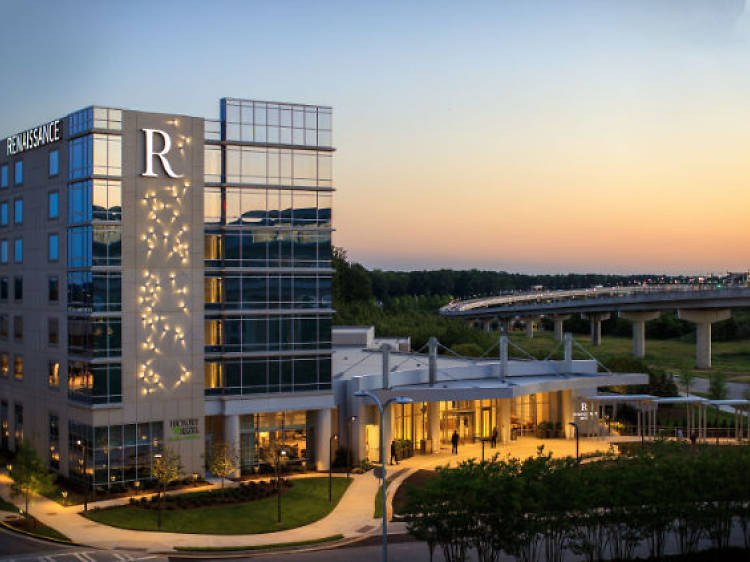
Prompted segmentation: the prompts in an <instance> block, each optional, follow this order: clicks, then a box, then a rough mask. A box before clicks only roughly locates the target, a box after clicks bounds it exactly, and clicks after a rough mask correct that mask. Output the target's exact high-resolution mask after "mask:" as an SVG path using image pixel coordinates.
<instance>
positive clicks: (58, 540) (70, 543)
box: [0, 521, 81, 546]
mask: <svg viewBox="0 0 750 562" xmlns="http://www.w3.org/2000/svg"><path fill="white" fill-rule="evenodd" d="M0 525H1V526H3V527H4V528H6V529H8V530H9V531H12V532H13V533H18V534H19V535H26V536H27V537H33V538H35V539H38V540H42V541H47V542H53V543H57V544H64V545H68V546H81V545H79V544H78V543H74V542H72V541H66V540H63V539H55V538H53V537H47V536H45V535H37V534H36V533H32V532H30V531H24V530H22V529H18V528H16V527H14V526H12V525H9V524H8V523H6V522H5V521H0Z"/></svg>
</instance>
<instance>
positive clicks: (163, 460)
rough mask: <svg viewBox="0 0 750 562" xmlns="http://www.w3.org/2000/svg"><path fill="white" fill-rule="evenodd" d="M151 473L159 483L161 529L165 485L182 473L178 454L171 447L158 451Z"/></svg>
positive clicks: (165, 491)
mask: <svg viewBox="0 0 750 562" xmlns="http://www.w3.org/2000/svg"><path fill="white" fill-rule="evenodd" d="M151 474H152V476H153V477H154V478H155V479H156V481H157V482H158V483H159V528H160V529H161V517H162V510H163V509H164V495H165V494H166V493H167V486H169V485H170V484H171V483H172V482H174V481H175V480H177V479H179V478H180V475H181V474H182V462H181V461H180V455H178V454H177V452H176V451H172V450H171V449H164V452H162V453H158V454H157V455H156V458H154V467H153V469H152V470H151Z"/></svg>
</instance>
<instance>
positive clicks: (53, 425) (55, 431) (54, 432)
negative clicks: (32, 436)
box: [48, 414, 60, 470]
mask: <svg viewBox="0 0 750 562" xmlns="http://www.w3.org/2000/svg"><path fill="white" fill-rule="evenodd" d="M48 437H49V467H50V468H51V469H52V470H60V450H59V449H60V420H59V418H58V417H57V415H55V414H49V435H48Z"/></svg>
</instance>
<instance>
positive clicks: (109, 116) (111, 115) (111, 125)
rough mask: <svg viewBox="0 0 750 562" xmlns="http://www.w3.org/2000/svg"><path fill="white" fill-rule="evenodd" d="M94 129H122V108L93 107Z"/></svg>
mask: <svg viewBox="0 0 750 562" xmlns="http://www.w3.org/2000/svg"><path fill="white" fill-rule="evenodd" d="M94 129H110V130H113V131H119V130H121V129H122V110H120V109H108V108H104V107H95V108H94Z"/></svg>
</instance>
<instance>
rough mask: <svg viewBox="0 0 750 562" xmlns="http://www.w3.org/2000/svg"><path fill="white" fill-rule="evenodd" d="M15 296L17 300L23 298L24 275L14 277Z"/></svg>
mask: <svg viewBox="0 0 750 562" xmlns="http://www.w3.org/2000/svg"><path fill="white" fill-rule="evenodd" d="M13 298H14V299H16V300H17V301H20V300H22V299H23V277H20V276H19V277H14V278H13Z"/></svg>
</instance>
